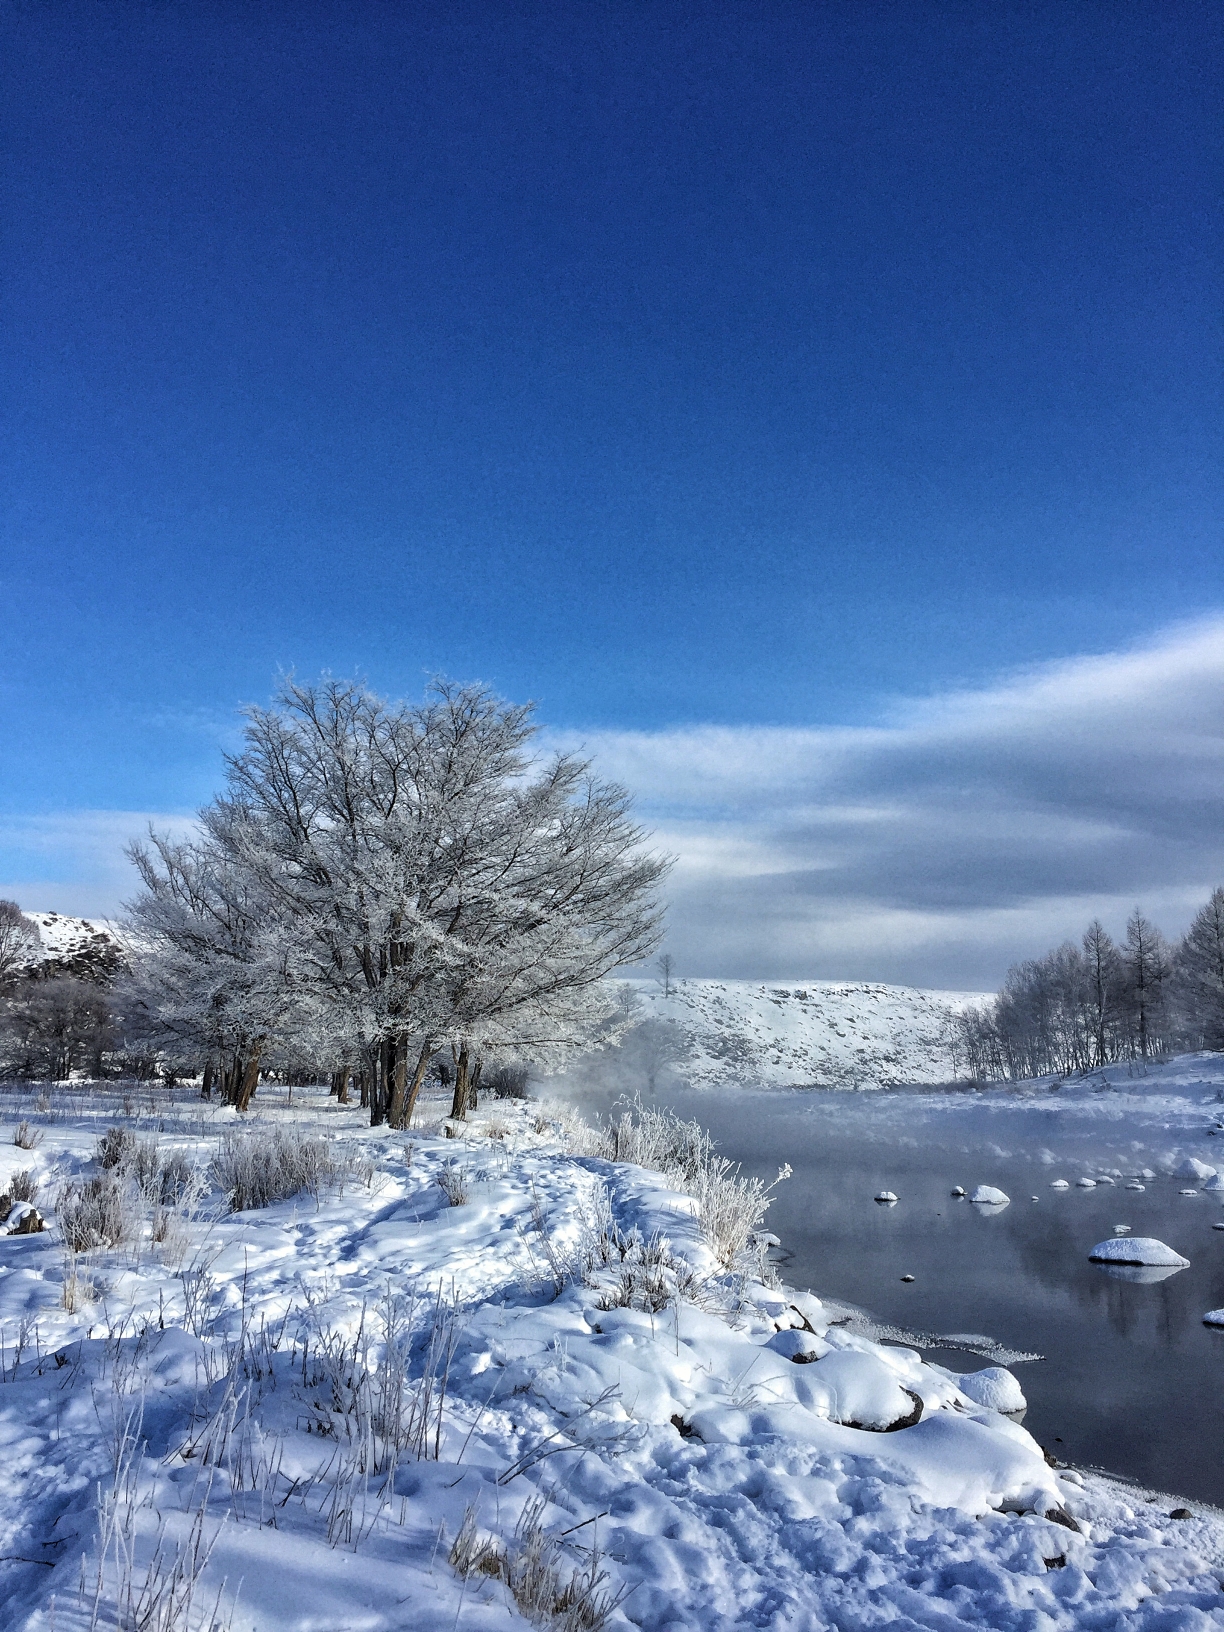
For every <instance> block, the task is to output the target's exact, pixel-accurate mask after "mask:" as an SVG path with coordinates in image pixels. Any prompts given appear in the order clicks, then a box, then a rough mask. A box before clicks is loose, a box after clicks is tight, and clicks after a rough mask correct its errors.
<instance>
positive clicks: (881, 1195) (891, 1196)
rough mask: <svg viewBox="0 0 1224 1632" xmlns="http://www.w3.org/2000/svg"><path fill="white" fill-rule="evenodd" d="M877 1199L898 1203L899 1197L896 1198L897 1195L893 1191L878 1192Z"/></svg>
mask: <svg viewBox="0 0 1224 1632" xmlns="http://www.w3.org/2000/svg"><path fill="white" fill-rule="evenodd" d="M875 1199H876V1200H877V1201H883V1202H894V1201H896V1199H897V1197H896V1193H895V1192H894V1191H892V1190H878V1191H877V1192H876V1198H875Z"/></svg>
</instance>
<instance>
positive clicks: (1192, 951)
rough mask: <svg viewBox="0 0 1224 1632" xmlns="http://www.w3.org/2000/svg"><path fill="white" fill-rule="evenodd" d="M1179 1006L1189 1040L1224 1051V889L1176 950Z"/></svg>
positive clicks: (1199, 915)
mask: <svg viewBox="0 0 1224 1632" xmlns="http://www.w3.org/2000/svg"><path fill="white" fill-rule="evenodd" d="M1175 972H1176V980H1177V990H1178V1000H1179V1002H1178V1006H1179V1008H1180V1010H1181V1014H1182V1020H1183V1024H1184V1025H1185V1027H1186V1030H1187V1031H1188V1032H1189V1034H1190V1037H1191V1038H1192V1039H1193V1040H1194V1041H1195V1042H1197V1043H1199V1044H1200V1045H1201V1046H1202V1047H1204V1048H1224V889H1215V890H1213V891H1212V892H1211V899H1210V900H1209V901H1208V902H1207V904H1206V905H1205V906H1204V907H1202V908H1200V910H1199V911H1198V912H1197V913H1196V914H1195V916H1194V921H1193V922H1192V923H1191V925H1190V928H1189V929H1188V930H1187V931H1186V938H1185V940H1183V941H1182V943H1181V945H1180V946H1179V947H1178V949H1177V956H1176V960H1175Z"/></svg>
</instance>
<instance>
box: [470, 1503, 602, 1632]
mask: <svg viewBox="0 0 1224 1632" xmlns="http://www.w3.org/2000/svg"><path fill="white" fill-rule="evenodd" d="M546 1507H547V1498H546V1497H543V1496H537V1497H534V1498H533V1499H532V1500H531V1501H529V1502H528V1503H527V1505H526V1507H524V1509H523V1512H522V1516H521V1517H520V1519H519V1522H518V1525H517V1526H516V1528H515V1532H514V1537H513V1539H512V1540H511V1541H510V1543H509V1545H506V1544H505V1543H503V1542H501V1541H499V1540H498V1539H497V1538H496V1537H494V1536H489V1535H481V1533H480V1532H479V1530H478V1529H477V1528H476V1509H475V1508H474V1507H469V1508H468V1510H467V1512H466V1513H465V1514H464V1516H463V1524H462V1525H461V1527H460V1530H459V1534H458V1535H457V1536H456V1537H455V1540H454V1542H453V1543H452V1545H451V1550H450V1563H451V1566H452V1568H453V1569H454V1570H456V1571H457V1572H458V1574H459V1575H462V1576H465V1577H466V1576H470V1575H483V1576H490V1577H492V1578H493V1579H494V1580H497V1581H504V1582H505V1583H506V1586H507V1587H508V1588H509V1590H510V1594H511V1596H512V1597H513V1599H514V1601H515V1603H516V1604H517V1605H518V1607H519V1608H520V1609H521V1610H522V1612H523V1614H524V1615H525V1616H526V1617H527V1619H528V1620H529V1621H532V1622H533V1623H534V1624H535V1625H536V1626H539V1627H546V1628H548V1629H549V1632H600V1628H602V1627H604V1626H606V1625H607V1624H608V1621H609V1620H610V1619H611V1617H612V1614H613V1612H614V1610H615V1609H616V1607H617V1605H618V1604H619V1603H620V1601H621V1598H622V1597H623V1596H624V1593H623V1592H621V1593H617V1594H613V1593H611V1592H610V1591H609V1590H608V1588H607V1580H608V1576H607V1572H606V1571H605V1570H603V1569H602V1568H601V1566H600V1555H599V1552H598V1549H594V1550H592V1552H591V1556H590V1560H589V1562H588V1563H587V1564H586V1565H585V1567H575V1568H574V1569H572V1570H571V1571H570V1574H569V1579H568V1580H566V1579H565V1573H564V1563H563V1560H564V1553H563V1549H562V1545H561V1541H560V1540H559V1539H558V1538H557V1537H556V1536H552V1535H550V1534H549V1533H548V1532H547V1531H546V1530H545V1528H544V1512H545V1509H546Z"/></svg>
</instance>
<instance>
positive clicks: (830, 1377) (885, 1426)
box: [805, 1349, 922, 1433]
mask: <svg viewBox="0 0 1224 1632" xmlns="http://www.w3.org/2000/svg"><path fill="white" fill-rule="evenodd" d="M805 1377H806V1378H809V1379H810V1380H811V1384H812V1386H813V1391H814V1396H815V1397H814V1399H813V1404H814V1405H815V1406H816V1408H817V1409H818V1410H819V1409H820V1405H821V1403H822V1401H821V1398H820V1396H821V1395H822V1394H823V1400H824V1402H827V1403H825V1409H826V1410H827V1411H828V1414H829V1419H830V1421H832V1422H840V1423H841V1424H842V1425H843V1427H846V1428H868V1429H874V1431H875V1432H876V1433H891V1432H893V1431H894V1430H895V1429H898V1428H911V1427H913V1425H914V1424H915V1423H916V1422H917V1421H918V1420H919V1418H920V1417H921V1416H922V1400H921V1399H920V1398H919V1396H918V1395H917V1394H915V1393H914V1392H913V1390H912V1389H908V1388H906V1387H904V1386H903V1384H902V1383H901V1382H900V1381H899V1379H898V1377H897V1373H896V1372H895V1371H894V1370H893V1368H892V1367H891V1366H890V1365H888V1364H887V1363H886V1362H885V1361H884V1359H883V1358H881V1357H877V1356H876V1355H874V1354H863V1353H859V1352H857V1351H856V1350H853V1349H838V1350H835V1351H834V1352H833V1353H831V1354H826V1355H825V1357H824V1358H823V1359H822V1360H818V1361H817V1362H816V1364H815V1365H814V1366H812V1368H811V1370H810V1371H809V1372H807V1373H805Z"/></svg>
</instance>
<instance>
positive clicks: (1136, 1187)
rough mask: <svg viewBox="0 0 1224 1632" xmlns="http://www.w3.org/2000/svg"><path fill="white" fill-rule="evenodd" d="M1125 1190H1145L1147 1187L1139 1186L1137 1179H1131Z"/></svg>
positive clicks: (1144, 1185)
mask: <svg viewBox="0 0 1224 1632" xmlns="http://www.w3.org/2000/svg"><path fill="white" fill-rule="evenodd" d="M1126 1188H1127V1189H1128V1190H1146V1189H1147V1185H1146V1184H1140V1183H1139V1180H1138V1179H1132V1180H1131V1181H1130V1183H1129V1184H1128V1185H1127V1186H1126Z"/></svg>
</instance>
